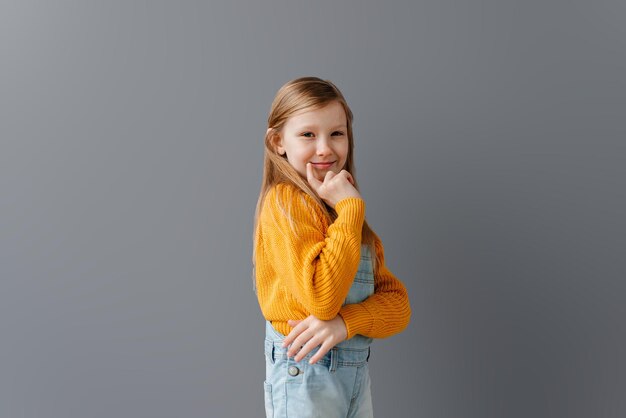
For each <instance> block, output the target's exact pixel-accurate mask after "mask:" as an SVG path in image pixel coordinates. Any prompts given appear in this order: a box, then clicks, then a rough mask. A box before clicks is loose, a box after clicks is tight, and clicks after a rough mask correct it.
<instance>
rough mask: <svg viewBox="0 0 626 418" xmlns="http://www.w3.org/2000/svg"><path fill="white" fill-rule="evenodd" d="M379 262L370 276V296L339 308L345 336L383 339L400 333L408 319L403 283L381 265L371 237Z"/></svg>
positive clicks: (382, 261)
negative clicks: (372, 285) (371, 282)
mask: <svg viewBox="0 0 626 418" xmlns="http://www.w3.org/2000/svg"><path fill="white" fill-rule="evenodd" d="M374 244H375V248H376V253H377V255H378V257H377V259H378V261H379V262H380V265H379V266H378V272H377V273H376V274H375V276H374V294H373V295H371V296H370V297H369V298H367V299H366V300H364V301H363V302H360V303H355V304H348V305H344V306H342V308H341V310H340V311H339V315H341V317H342V318H343V320H344V322H345V324H346V329H347V331H348V337H347V338H352V337H353V336H354V335H356V334H361V335H364V336H366V337H371V338H386V337H390V336H392V335H394V334H398V333H399V332H401V331H403V330H404V329H405V328H406V327H407V325H408V324H409V321H410V318H411V305H410V303H409V297H408V293H407V291H406V287H405V286H404V284H403V283H402V282H401V281H400V280H398V279H397V278H396V277H395V276H394V275H393V273H392V272H391V271H389V269H388V268H387V266H386V265H385V256H384V249H383V245H382V242H381V241H380V238H378V236H376V237H375V241H374Z"/></svg>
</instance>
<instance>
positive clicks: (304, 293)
mask: <svg viewBox="0 0 626 418" xmlns="http://www.w3.org/2000/svg"><path fill="white" fill-rule="evenodd" d="M335 211H336V212H337V218H336V219H335V221H334V222H333V223H332V224H331V225H329V226H328V228H326V227H325V224H326V223H327V222H326V221H325V218H324V215H323V213H322V211H321V208H319V205H318V204H317V202H315V201H314V200H313V199H312V198H311V197H310V196H309V195H307V194H306V193H304V192H302V191H300V190H299V189H296V188H295V187H293V186H290V185H287V184H278V185H276V186H274V187H272V189H270V191H268V193H267V195H266V197H265V200H264V203H263V210H262V214H261V217H260V222H261V225H262V228H263V241H264V248H265V251H266V254H265V256H266V257H267V258H268V259H269V260H273V261H272V265H273V269H274V271H275V277H276V279H277V280H279V281H280V283H281V285H282V286H283V287H284V288H285V290H286V291H287V292H288V293H289V294H291V295H292V296H293V297H294V298H295V299H296V301H297V302H298V303H300V304H301V305H302V306H303V307H304V308H305V309H306V310H307V311H308V312H310V314H312V315H314V316H316V317H317V318H319V319H322V320H330V319H332V318H334V317H335V316H336V315H337V314H338V313H339V309H340V308H341V305H342V304H343V302H344V300H345V298H346V296H347V294H348V292H349V291H350V286H351V285H352V281H353V279H354V276H355V275H356V272H357V270H358V267H359V262H360V247H361V228H362V227H363V220H364V218H365V201H364V200H363V199H360V198H354V197H350V198H345V199H342V200H340V201H339V202H338V203H337V204H336V205H335Z"/></svg>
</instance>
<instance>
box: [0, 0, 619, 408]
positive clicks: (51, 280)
mask: <svg viewBox="0 0 626 418" xmlns="http://www.w3.org/2000/svg"><path fill="white" fill-rule="evenodd" d="M625 23H626V3H624V2H623V1H619V0H598V1H593V2H591V1H586V2H583V1H569V2H565V1H561V2H557V1H542V2H528V1H495V0H486V1H447V0H444V1H441V0H427V1H419V2H410V1H404V2H402V1H396V2H392V1H388V2H374V1H364V0H350V1H343V2H331V1H318V2H291V1H266V2H259V1H245V2H244V1H240V2H237V1H235V2H232V1H231V2H227V1H222V2H218V1H215V2H213V1H212V2H174V1H172V2H167V3H166V2H162V1H159V2H157V1H153V2H128V1H100V2H70V1H56V2H45V1H41V2H28V1H12V2H11V1H3V2H2V3H1V5H0V48H1V50H0V54H1V55H0V57H1V66H0V83H1V84H0V88H1V92H0V141H1V144H0V417H2V418H35V417H44V418H68V417H72V418H74V417H75V418H88V417H94V418H97V417H103V418H104V417H151V418H158V417H187V418H192V417H218V418H219V417H236V418H239V417H253V416H262V415H263V413H262V408H263V392H262V382H263V378H264V360H263V351H262V350H263V330H264V329H263V318H262V316H261V313H260V310H259V308H258V305H257V302H256V298H255V295H254V293H253V290H252V282H251V251H252V243H251V236H252V217H253V213H254V205H255V203H256V198H257V194H258V189H259V185H260V175H261V167H262V138H263V134H264V131H265V121H266V117H267V112H268V110H269V106H270V102H271V100H272V98H273V95H274V93H275V92H276V90H277V89H278V88H279V87H280V86H281V85H282V84H283V83H285V82H286V81H288V80H290V79H292V78H295V77H299V76H303V75H317V76H320V77H323V78H328V79H330V80H332V81H333V82H335V83H336V84H337V85H338V86H339V87H340V88H341V89H342V90H343V92H344V93H345V95H346V97H347V99H348V101H349V103H350V104H351V106H352V108H353V111H354V113H355V126H354V127H355V135H356V141H357V145H356V158H357V168H358V172H357V176H358V179H359V182H360V184H361V186H362V192H363V195H364V197H365V200H366V202H367V217H368V219H369V221H370V223H371V224H372V225H373V227H374V229H375V230H376V231H377V232H378V234H379V235H380V236H381V237H382V239H383V242H384V243H385V248H386V252H387V259H388V264H389V266H390V268H391V270H392V271H393V272H394V273H395V274H396V275H397V276H398V277H399V278H400V279H402V280H403V281H404V283H405V284H406V286H407V288H408V290H409V293H410V297H411V302H412V307H413V317H412V322H411V324H410V326H409V328H408V329H407V330H406V332H404V333H403V334H401V335H398V336H395V337H392V338H390V339H385V340H378V341H376V342H375V343H374V346H373V352H372V356H371V359H370V364H371V373H372V380H373V383H372V385H373V386H372V391H373V396H374V408H375V411H376V412H377V416H379V417H442V418H444V417H445V418H450V417H481V418H485V417H507V418H508V417H529V416H533V417H594V418H595V417H623V416H625V414H626V401H624V397H623V394H624V392H625V391H626V373H625V372H626V363H625V361H624V352H625V349H626V346H625V345H626V333H625V331H626V326H625V324H624V320H623V319H624V317H625V315H626V308H625V302H626V284H625V281H624V279H625V273H626V269H625V262H624V251H625V249H626V221H625V219H624V213H625V209H626V191H625V190H626V187H625V186H626V181H625V179H626V168H625V167H626V165H625V164H624V160H625V157H626V126H625V123H624V120H625V115H626V80H625V77H624V74H626V24H625Z"/></svg>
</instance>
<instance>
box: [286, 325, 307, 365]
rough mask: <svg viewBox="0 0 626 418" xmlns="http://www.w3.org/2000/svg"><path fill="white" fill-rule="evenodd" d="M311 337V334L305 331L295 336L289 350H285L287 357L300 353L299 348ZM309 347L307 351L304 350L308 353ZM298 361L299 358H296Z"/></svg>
mask: <svg viewBox="0 0 626 418" xmlns="http://www.w3.org/2000/svg"><path fill="white" fill-rule="evenodd" d="M312 337H313V335H311V333H310V332H308V331H305V332H303V333H302V334H300V335H298V338H296V339H295V340H294V341H293V343H292V344H291V348H289V350H287V355H288V356H289V357H293V356H295V355H297V354H299V353H301V352H302V351H301V348H302V347H304V346H306V345H307V342H308V341H309V340H310V339H311V338H312ZM310 350H311V349H309V350H308V351H306V352H305V354H306V353H308V352H309V351H310ZM305 354H303V355H302V356H300V358H302V357H303V356H304V355H305ZM298 361H299V360H298Z"/></svg>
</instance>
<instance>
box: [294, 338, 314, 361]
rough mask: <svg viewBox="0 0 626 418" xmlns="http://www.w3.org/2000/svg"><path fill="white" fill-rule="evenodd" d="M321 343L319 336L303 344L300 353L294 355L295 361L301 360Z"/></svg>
mask: <svg viewBox="0 0 626 418" xmlns="http://www.w3.org/2000/svg"><path fill="white" fill-rule="evenodd" d="M318 345H319V341H318V339H317V338H311V339H310V340H308V341H307V342H306V344H304V345H303V346H302V349H301V350H300V351H299V352H298V354H297V355H296V356H295V357H294V360H295V361H300V360H302V359H303V358H305V357H306V355H307V354H309V353H310V352H311V350H313V349H314V348H315V347H317V346H318ZM316 354H317V353H316Z"/></svg>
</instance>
